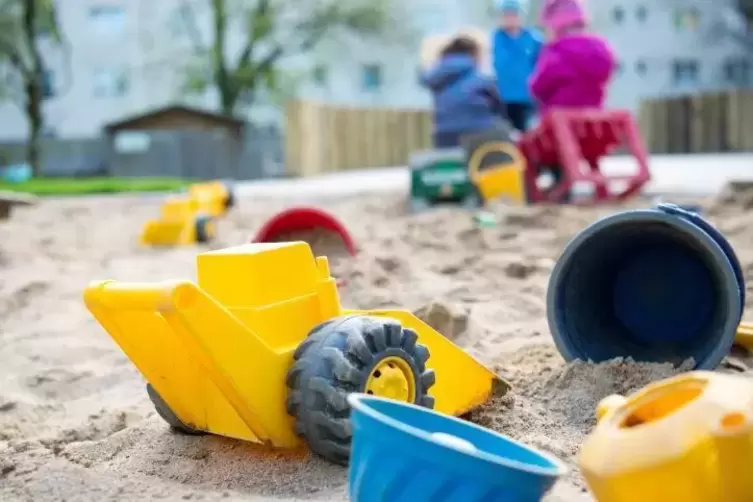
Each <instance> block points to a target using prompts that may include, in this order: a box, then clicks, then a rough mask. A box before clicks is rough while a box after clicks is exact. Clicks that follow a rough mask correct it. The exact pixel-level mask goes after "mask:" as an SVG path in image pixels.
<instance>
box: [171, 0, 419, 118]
mask: <svg viewBox="0 0 753 502" xmlns="http://www.w3.org/2000/svg"><path fill="white" fill-rule="evenodd" d="M398 5H399V3H397V2H396V3H392V0H298V1H297V2H292V3H291V2H288V1H285V0H251V1H243V0H236V1H234V0H211V9H210V10H211V18H212V30H211V35H210V37H209V38H210V40H208V41H205V40H204V37H203V36H202V33H201V30H200V29H199V27H198V25H197V22H196V18H197V16H196V13H195V9H196V7H195V6H193V5H192V4H190V3H188V2H185V3H184V5H183V13H184V23H185V27H186V29H187V31H188V33H189V36H190V37H191V40H192V42H193V52H194V58H193V61H192V62H191V64H190V65H189V66H188V67H187V69H186V73H187V75H186V91H187V92H188V93H194V94H199V93H203V92H204V91H206V90H207V89H208V88H210V87H212V86H213V87H215V88H216V89H217V92H218V93H219V97H220V108H221V110H222V112H223V113H227V114H232V113H233V112H235V111H236V110H237V108H238V107H239V106H241V105H242V106H249V105H251V104H253V103H254V101H255V100H257V99H258V97H259V94H260V93H261V92H264V91H272V92H274V91H276V90H278V89H279V88H280V87H282V86H284V82H283V80H284V75H283V73H282V72H281V66H280V62H281V61H282V60H283V59H284V58H286V57H287V56H293V55H300V54H305V53H308V52H310V51H312V50H313V49H315V48H316V47H317V46H318V45H319V44H320V43H322V42H323V41H325V40H328V39H335V38H337V37H340V36H342V35H345V36H353V35H357V36H358V37H360V38H367V39H369V38H370V39H373V40H380V39H381V40H385V39H390V40H391V41H393V42H394V41H395V40H398V39H399V37H402V40H407V37H408V36H410V34H409V31H408V30H404V29H403V30H400V29H399V27H398V25H399V21H398V20H397V16H395V15H393V14H394V12H395V9H396V7H397V6H398ZM237 19H240V20H242V36H243V44H242V47H241V49H240V51H239V52H238V53H237V54H235V55H231V54H229V50H228V41H229V38H230V29H231V23H232V21H233V20H237Z"/></svg>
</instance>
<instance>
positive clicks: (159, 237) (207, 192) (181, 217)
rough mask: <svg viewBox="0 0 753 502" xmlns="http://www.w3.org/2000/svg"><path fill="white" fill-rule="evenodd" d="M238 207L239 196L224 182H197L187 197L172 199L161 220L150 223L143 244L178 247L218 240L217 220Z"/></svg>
mask: <svg viewBox="0 0 753 502" xmlns="http://www.w3.org/2000/svg"><path fill="white" fill-rule="evenodd" d="M234 205H235V195H234V194H233V191H232V189H231V188H230V186H229V185H228V184H226V183H224V182H222V181H210V182H207V183H195V184H193V185H191V186H190V187H189V188H188V190H187V192H186V193H185V194H181V195H175V196H171V197H168V198H167V199H166V200H165V202H164V203H163V204H162V207H161V209H160V217H159V218H158V219H156V220H150V221H147V222H146V224H145V225H144V227H143V229H142V231H141V237H140V241H141V243H142V244H144V245H148V246H178V245H191V244H196V243H200V244H201V243H206V242H209V241H211V240H212V239H214V237H215V235H216V233H217V230H216V226H215V220H216V219H217V218H219V217H221V216H224V215H225V213H226V212H227V211H228V210H229V209H230V208H231V207H233V206H234Z"/></svg>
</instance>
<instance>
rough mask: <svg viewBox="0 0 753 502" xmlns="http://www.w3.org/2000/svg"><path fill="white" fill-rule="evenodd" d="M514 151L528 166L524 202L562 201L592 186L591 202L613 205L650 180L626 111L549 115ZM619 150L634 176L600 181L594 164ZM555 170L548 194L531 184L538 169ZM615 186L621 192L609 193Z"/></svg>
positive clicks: (643, 150)
mask: <svg viewBox="0 0 753 502" xmlns="http://www.w3.org/2000/svg"><path fill="white" fill-rule="evenodd" d="M518 147H519V148H520V150H521V151H522V152H523V154H524V155H525V156H526V159H527V160H528V166H529V168H528V169H527V170H526V173H525V177H526V180H525V183H526V190H527V193H528V198H529V201H530V202H562V201H565V200H566V199H567V198H568V196H569V194H570V193H571V190H572V188H573V185H574V184H575V183H578V182H589V183H593V185H594V187H595V189H594V198H593V199H594V201H599V202H607V201H619V200H624V199H626V198H628V197H630V196H632V195H634V194H635V193H637V192H638V191H639V190H640V189H641V188H642V187H643V185H645V184H646V183H647V182H648V181H649V180H650V178H651V176H650V174H649V170H648V153H647V151H646V147H645V146H644V144H643V140H642V139H641V136H640V133H639V131H638V127H637V126H636V124H635V121H634V120H633V116H632V115H631V114H630V112H629V111H627V110H599V109H587V110H571V109H558V110H552V111H551V112H549V113H548V114H547V115H546V116H544V117H543V119H542V121H541V123H540V124H539V125H538V127H536V128H535V129H533V130H531V131H529V132H527V133H525V134H524V135H523V136H522V137H521V139H520V141H519V143H518ZM619 147H625V149H626V150H627V153H629V154H631V155H632V156H633V157H635V159H636V161H637V164H638V171H637V172H636V173H635V174H632V175H627V176H625V175H622V176H605V175H604V174H603V173H602V172H601V170H600V168H599V159H600V158H601V157H603V156H605V155H607V154H609V153H610V152H612V151H613V150H615V149H616V148H619ZM555 166H556V168H557V169H559V173H558V174H559V176H558V178H559V179H558V182H557V184H556V185H555V186H554V187H553V188H551V189H550V190H542V189H540V188H539V187H538V186H537V184H536V179H537V177H538V175H539V171H538V168H539V167H550V168H553V167H555ZM615 182H621V183H622V184H623V188H622V189H620V190H612V189H610V185H613V184H615Z"/></svg>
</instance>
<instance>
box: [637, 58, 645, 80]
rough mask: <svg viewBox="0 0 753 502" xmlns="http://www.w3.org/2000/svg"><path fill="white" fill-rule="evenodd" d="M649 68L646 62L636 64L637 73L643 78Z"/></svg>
mask: <svg viewBox="0 0 753 502" xmlns="http://www.w3.org/2000/svg"><path fill="white" fill-rule="evenodd" d="M646 71H647V68H646V63H645V62H644V61H637V62H636V63H635V73H637V74H638V75H640V76H641V77H642V76H644V75H645V74H646Z"/></svg>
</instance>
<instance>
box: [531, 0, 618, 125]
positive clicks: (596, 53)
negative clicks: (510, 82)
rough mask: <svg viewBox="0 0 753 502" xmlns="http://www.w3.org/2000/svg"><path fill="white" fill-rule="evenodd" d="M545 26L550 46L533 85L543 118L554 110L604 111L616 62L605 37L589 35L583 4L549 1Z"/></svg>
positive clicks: (543, 18) (544, 51)
mask: <svg viewBox="0 0 753 502" xmlns="http://www.w3.org/2000/svg"><path fill="white" fill-rule="evenodd" d="M541 24H542V25H543V26H544V28H545V29H546V31H547V37H548V42H547V44H546V45H545V46H544V48H543V49H542V51H541V55H540V56H539V59H538V61H537V63H536V67H535V68H534V71H533V75H531V79H530V81H529V84H530V87H531V94H532V95H533V96H534V98H535V99H536V101H537V102H538V103H539V106H540V112H541V114H542V115H543V114H544V113H546V111H547V109H549V108H552V107H563V108H601V107H602V106H603V104H604V99H605V97H606V87H607V84H608V83H609V79H610V78H611V77H612V73H613V72H614V69H615V65H616V61H615V57H614V53H613V52H612V49H611V48H610V46H609V44H608V43H607V41H606V40H604V39H603V38H602V37H600V36H598V35H595V34H592V33H588V32H587V26H588V19H587V15H586V13H585V8H584V6H583V3H582V1H581V0H546V2H545V3H544V7H543V9H542V10H541Z"/></svg>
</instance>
